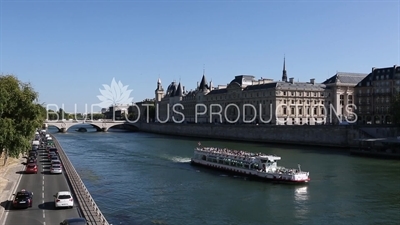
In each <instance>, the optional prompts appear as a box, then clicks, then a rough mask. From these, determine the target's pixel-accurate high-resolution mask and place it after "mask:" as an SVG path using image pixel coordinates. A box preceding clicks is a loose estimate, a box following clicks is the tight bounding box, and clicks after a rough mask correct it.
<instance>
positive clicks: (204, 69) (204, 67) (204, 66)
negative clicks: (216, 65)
mask: <svg viewBox="0 0 400 225" xmlns="http://www.w3.org/2000/svg"><path fill="white" fill-rule="evenodd" d="M204 74H206V65H205V64H203V76H204Z"/></svg>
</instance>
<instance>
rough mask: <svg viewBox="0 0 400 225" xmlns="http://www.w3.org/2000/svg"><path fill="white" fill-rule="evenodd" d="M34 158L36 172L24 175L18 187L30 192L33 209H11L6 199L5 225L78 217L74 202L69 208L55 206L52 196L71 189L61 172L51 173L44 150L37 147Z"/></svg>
mask: <svg viewBox="0 0 400 225" xmlns="http://www.w3.org/2000/svg"><path fill="white" fill-rule="evenodd" d="M37 160H38V173H37V174H23V175H22V177H21V181H20V183H19V185H18V188H17V191H19V190H21V189H26V190H27V191H31V192H33V205H32V208H28V209H13V208H12V204H11V202H9V204H8V206H7V208H6V212H5V213H6V215H5V216H6V220H5V223H4V225H58V224H60V222H61V221H63V220H64V219H66V218H72V217H80V216H79V213H78V210H77V208H76V205H75V206H74V208H72V209H57V210H56V209H55V208H54V197H53V195H55V194H56V193H57V192H58V191H70V188H69V186H68V183H67V180H66V177H65V175H64V174H50V162H49V161H48V160H47V153H46V152H45V150H38V157H37ZM21 172H23V171H21ZM75 204H76V202H75Z"/></svg>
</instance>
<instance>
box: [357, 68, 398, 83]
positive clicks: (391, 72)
mask: <svg viewBox="0 0 400 225" xmlns="http://www.w3.org/2000/svg"><path fill="white" fill-rule="evenodd" d="M395 74H400V66H397V65H394V66H393V67H385V68H372V72H371V73H370V74H368V76H366V77H365V78H364V79H363V80H362V81H360V82H359V83H358V84H357V87H365V86H372V83H370V84H368V82H371V81H375V80H392V79H394V78H395Z"/></svg>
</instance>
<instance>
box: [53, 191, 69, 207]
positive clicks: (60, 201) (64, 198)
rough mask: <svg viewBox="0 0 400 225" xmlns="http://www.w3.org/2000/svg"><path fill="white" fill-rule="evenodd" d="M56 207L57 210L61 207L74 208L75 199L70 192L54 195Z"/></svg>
mask: <svg viewBox="0 0 400 225" xmlns="http://www.w3.org/2000/svg"><path fill="white" fill-rule="evenodd" d="M54 206H55V207H56V208H60V207H68V208H72V207H74V199H73V198H72V194H71V192H69V191H59V192H58V193H57V194H55V195H54Z"/></svg>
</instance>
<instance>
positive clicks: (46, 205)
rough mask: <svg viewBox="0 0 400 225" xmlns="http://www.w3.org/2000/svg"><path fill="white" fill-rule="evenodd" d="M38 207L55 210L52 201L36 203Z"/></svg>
mask: <svg viewBox="0 0 400 225" xmlns="http://www.w3.org/2000/svg"><path fill="white" fill-rule="evenodd" d="M38 207H39V209H46V210H57V208H56V207H54V202H45V203H42V204H40V205H38Z"/></svg>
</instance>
